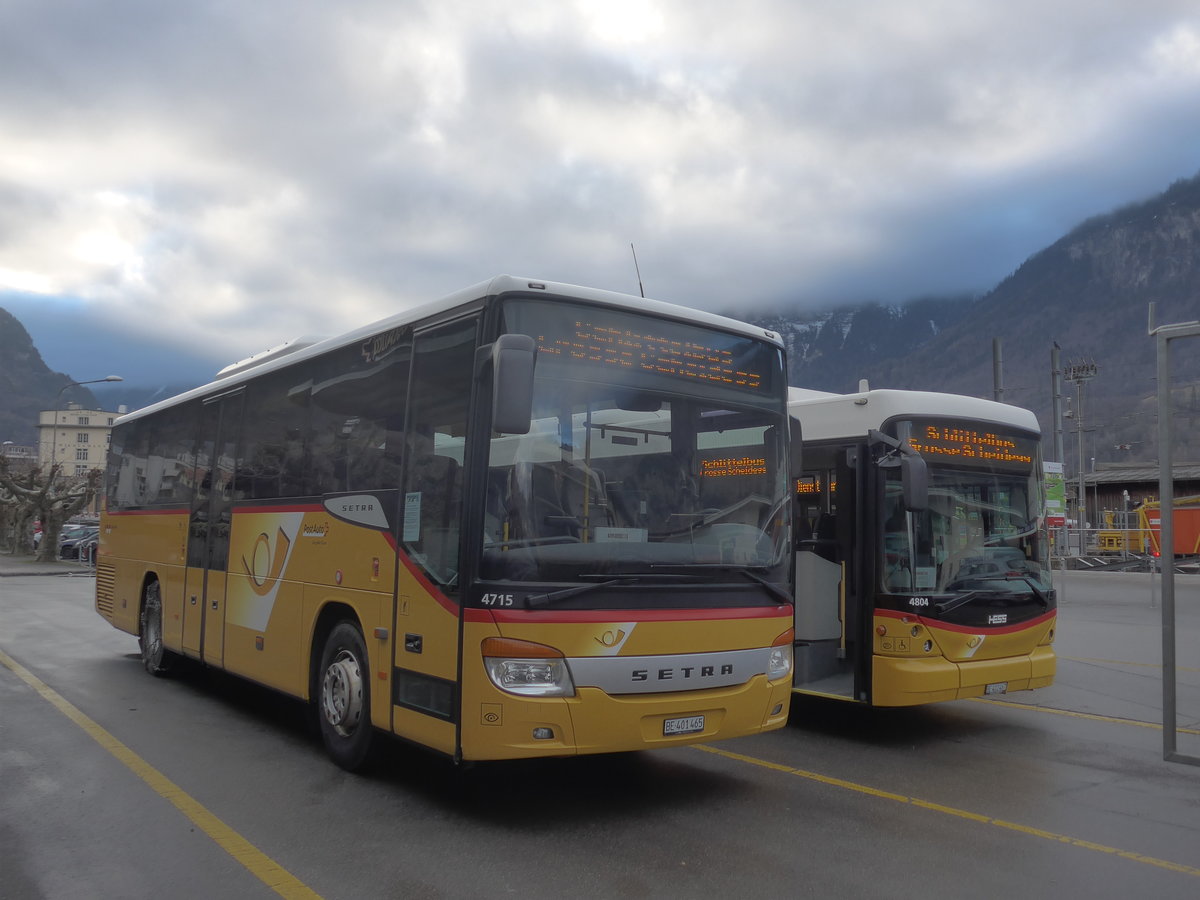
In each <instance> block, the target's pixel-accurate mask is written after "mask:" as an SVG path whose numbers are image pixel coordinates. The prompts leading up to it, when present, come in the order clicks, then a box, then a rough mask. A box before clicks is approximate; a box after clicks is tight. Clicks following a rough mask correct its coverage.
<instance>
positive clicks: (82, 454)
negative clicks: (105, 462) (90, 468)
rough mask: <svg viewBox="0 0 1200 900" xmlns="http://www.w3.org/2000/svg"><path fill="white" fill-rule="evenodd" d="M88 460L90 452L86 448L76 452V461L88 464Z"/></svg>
mask: <svg viewBox="0 0 1200 900" xmlns="http://www.w3.org/2000/svg"><path fill="white" fill-rule="evenodd" d="M87 458H88V452H87V448H86V447H81V448H79V449H78V450H76V451H75V459H76V460H79V461H82V462H87Z"/></svg>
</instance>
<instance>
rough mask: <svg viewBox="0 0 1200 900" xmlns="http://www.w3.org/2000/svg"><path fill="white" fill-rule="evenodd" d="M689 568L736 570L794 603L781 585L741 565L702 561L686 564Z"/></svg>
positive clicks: (782, 598) (792, 598) (783, 599)
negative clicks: (701, 562) (696, 563)
mask: <svg viewBox="0 0 1200 900" xmlns="http://www.w3.org/2000/svg"><path fill="white" fill-rule="evenodd" d="M688 568H689V569H720V570H721V571H722V572H737V573H738V574H740V575H745V576H746V577H747V578H749V579H750V580H751V581H757V582H758V583H759V584H761V585H762V586H763V587H765V588H766V589H767V590H768V591H770V592H771V594H772V596H775V597H778V598H779V599H780V600H782V601H783V602H784V603H795V602H796V600H795V598H794V597H793V596H792V595H791V594H790V593H789V592H788V591H787V590H786V589H785V588H783V587H780V586H779V585H778V584H776V583H775V582H774V581H767V579H765V578H763V577H762V576H761V575H759V574H758V573H756V572H751V571H750V570H749V569H747V568H744V567H741V566H728V565H725V564H724V563H704V564H700V565H693V566H688Z"/></svg>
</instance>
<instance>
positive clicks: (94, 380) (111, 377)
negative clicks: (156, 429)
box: [50, 375, 125, 470]
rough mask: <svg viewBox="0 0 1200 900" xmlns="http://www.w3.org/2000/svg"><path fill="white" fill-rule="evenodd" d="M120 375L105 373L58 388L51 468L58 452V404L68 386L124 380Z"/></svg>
mask: <svg viewBox="0 0 1200 900" xmlns="http://www.w3.org/2000/svg"><path fill="white" fill-rule="evenodd" d="M124 380H125V379H124V378H122V377H121V376H120V375H105V376H104V377H103V378H91V379H88V380H87V381H72V382H70V383H69V384H64V385H63V386H62V387H60V388H59V389H58V394H57V395H56V396H55V398H54V427H53V429H52V430H51V432H50V468H51V470H53V468H54V462H55V460H54V457H55V456H56V455H57V453H58V405H59V403H60V402H61V401H62V395H63V392H65V391H66V390H67V388H73V387H78V386H79V385H81V384H102V383H103V382H106V381H124Z"/></svg>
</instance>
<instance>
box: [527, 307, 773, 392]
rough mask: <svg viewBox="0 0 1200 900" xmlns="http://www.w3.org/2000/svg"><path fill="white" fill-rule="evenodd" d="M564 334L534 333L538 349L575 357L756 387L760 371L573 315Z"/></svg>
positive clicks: (723, 354) (697, 347)
mask: <svg viewBox="0 0 1200 900" xmlns="http://www.w3.org/2000/svg"><path fill="white" fill-rule="evenodd" d="M573 325H574V327H573V328H572V329H571V331H570V333H569V334H560V335H550V334H538V335H535V337H536V339H537V343H538V351H539V352H540V353H546V354H549V355H552V356H561V357H564V358H566V359H574V360H579V361H581V362H591V363H599V364H601V365H606V366H615V367H618V368H623V369H637V370H640V371H643V372H652V373H655V374H658V375H668V376H674V377H679V378H694V379H696V380H698V381H708V382H713V383H715V384H723V385H728V386H730V387H739V388H746V389H749V390H758V389H760V388H761V387H762V381H763V376H762V374H761V373H759V372H753V371H746V370H745V369H743V368H741V367H739V365H738V361H737V359H736V357H735V355H734V353H733V352H732V351H731V350H728V349H725V348H721V347H714V346H711V345H707V344H701V343H697V342H695V341H686V340H679V339H678V338H672V337H665V336H662V335H656V334H647V333H644V332H639V331H635V330H633V329H630V328H619V327H612V326H609V325H604V324H600V323H596V322H590V321H587V320H586V319H578V320H576V321H575V322H574V323H573Z"/></svg>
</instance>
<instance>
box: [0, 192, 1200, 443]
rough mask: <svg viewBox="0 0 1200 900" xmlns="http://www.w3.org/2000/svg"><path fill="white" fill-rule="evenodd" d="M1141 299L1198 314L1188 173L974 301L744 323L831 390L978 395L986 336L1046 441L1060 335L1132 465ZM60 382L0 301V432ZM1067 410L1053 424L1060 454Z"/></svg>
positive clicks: (1197, 239) (47, 404)
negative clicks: (777, 340) (766, 333)
mask: <svg viewBox="0 0 1200 900" xmlns="http://www.w3.org/2000/svg"><path fill="white" fill-rule="evenodd" d="M1151 303H1154V304H1156V312H1155V321H1156V324H1173V323H1178V322H1190V321H1195V320H1198V319H1200V175H1198V176H1197V177H1195V178H1191V179H1187V180H1183V181H1179V182H1176V183H1175V184H1173V185H1171V186H1170V187H1169V188H1168V189H1167V190H1166V191H1164V192H1163V193H1162V194H1160V195H1158V196H1156V197H1153V198H1150V199H1148V200H1145V201H1143V202H1140V203H1136V204H1132V205H1130V206H1126V207H1124V208H1122V209H1119V210H1116V211H1115V212H1111V213H1108V214H1106V215H1102V216H1098V217H1096V218H1094V219H1091V220H1089V221H1087V222H1084V223H1083V224H1082V225H1080V226H1079V227H1077V228H1075V229H1074V230H1072V231H1071V232H1070V233H1069V234H1067V235H1066V236H1065V237H1063V238H1062V239H1061V240H1059V241H1056V242H1055V243H1054V244H1052V245H1051V246H1049V247H1047V248H1046V249H1044V250H1042V251H1041V252H1039V253H1037V254H1035V255H1034V256H1032V257H1030V258H1029V259H1028V260H1026V261H1025V262H1024V263H1023V264H1022V265H1021V267H1020V268H1018V269H1017V270H1016V271H1015V272H1013V273H1012V274H1011V275H1009V276H1008V277H1007V278H1005V279H1004V280H1003V281H1002V282H1001V283H1000V284H998V285H997V286H996V287H995V288H993V289H992V290H991V291H989V292H988V293H987V294H985V295H983V296H979V297H972V296H960V297H944V298H937V297H928V298H922V299H917V300H913V301H911V302H908V303H905V304H902V305H897V306H883V305H880V304H878V303H863V304H860V305H858V306H850V307H839V308H837V309H833V310H826V311H824V312H817V313H814V312H801V311H799V308H800V306H801V304H800V302H799V301H797V303H796V309H793V310H791V311H788V310H784V311H776V312H771V313H765V312H764V313H763V314H761V315H758V316H753V315H751V316H749V318H750V319H751V320H752V321H754V322H755V323H756V324H759V325H761V326H763V327H765V328H769V329H771V330H773V331H776V332H779V333H780V334H782V335H783V337H784V340H785V341H786V343H787V345H788V350H789V365H790V373H789V375H790V381H791V383H792V384H794V385H798V386H801V387H807V388H815V389H818V390H828V391H838V392H843V393H844V392H850V391H854V390H857V387H858V382H859V379H861V378H866V379H868V380H869V382H870V384H871V386H872V387H876V388H884V387H887V388H906V389H910V390H933V391H950V392H954V393H961V394H971V395H975V396H980V397H988V398H990V397H992V396H993V364H992V348H993V340H994V339H999V345H1000V348H1001V350H1002V356H1003V366H1002V371H1003V387H1004V394H1003V398H1002V399H1003V400H1004V401H1005V402H1008V403H1013V404H1016V405H1018V406H1025V407H1028V408H1030V409H1032V410H1033V411H1034V412H1035V413H1037V415H1038V418H1039V420H1040V421H1041V424H1042V430H1043V433H1044V434H1045V435H1046V436H1047V441H1048V443H1049V442H1051V440H1052V435H1053V428H1054V423H1053V421H1052V418H1051V409H1052V403H1053V398H1052V396H1051V394H1052V388H1051V363H1050V353H1051V347H1052V345H1053V344H1054V342H1057V343H1058V344H1059V346H1060V347H1061V348H1062V349H1061V362H1062V364H1063V365H1064V366H1066V365H1067V364H1069V363H1072V362H1094V363H1095V364H1096V365H1097V366H1098V367H1099V368H1098V372H1097V374H1096V376H1095V377H1094V378H1091V379H1090V380H1088V381H1087V382H1086V383H1084V384H1082V386H1081V388H1080V390H1079V391H1078V392H1077V389H1076V387H1075V386H1074V385H1071V384H1064V385H1063V394H1064V408H1065V407H1066V405H1067V401H1070V402H1071V404H1072V405H1075V406H1077V405H1078V401H1077V397H1078V396H1079V394H1081V395H1082V401H1083V423H1084V444H1085V451H1084V455H1085V456H1086V457H1088V458H1093V457H1094V458H1095V459H1096V461H1097V462H1136V461H1144V460H1153V459H1155V458H1156V457H1157V453H1158V448H1157V445H1156V438H1157V428H1156V423H1157V405H1156V403H1155V392H1156V390H1157V388H1156V361H1155V360H1156V356H1155V341H1154V340H1153V339H1152V338H1151V337H1149V336H1148V334H1147V322H1148V308H1149V305H1150V304H1151ZM732 314H733V315H734V316H735V317H736V318H747V317H748V316H747V314H746V313H745V312H744V311H741V312H734V313H732ZM1177 346H1178V347H1179V350H1178V352H1176V353H1175V354H1174V358H1173V366H1172V376H1173V379H1172V381H1173V384H1174V385H1175V394H1174V401H1175V407H1176V410H1175V423H1176V435H1177V439H1178V446H1177V447H1176V458H1177V459H1180V460H1183V459H1200V342H1197V345H1196V346H1195V347H1192V346H1190V345H1189V344H1188V343H1186V342H1185V343H1181V344H1179V345H1177ZM129 352H130V353H136V352H138V351H137V350H136V348H129ZM206 377H207V376H206ZM71 380H72V379H71V377H70V376H68V375H66V374H63V373H61V372H51V371H50V370H49V369H48V368H47V367H46V365H45V363H44V362H43V360H42V358H41V356H40V355H39V354H38V351H37V350H36V349H35V348H34V346H33V344H32V341H31V340H30V338H29V334H28V333H27V332H26V330H25V328H24V327H23V326H22V325H21V323H20V322H18V321H17V320H16V319H15V318H14V317H13V316H11V315H9V314H8V313H7V312H5V311H4V310H0V440H11V441H14V442H15V443H26V444H31V443H34V441H35V440H36V428H35V427H34V426H35V423H36V421H37V412H38V411H39V410H41V409H50V408H52V406H53V404H54V403H55V402H56V398H57V395H58V391H59V389H60V388H62V387H63V386H64V385H66V384H69V383H70V382H71ZM197 383H199V382H197ZM194 386H195V385H194V384H181V385H178V386H156V385H150V386H146V385H141V386H139V385H136V384H132V383H123V384H121V385H120V386H119V387H113V386H106V387H105V389H104V402H105V403H106V404H107V406H108V408H115V407H116V405H117V404H124V405H125V406H127V407H128V408H129V409H137V408H139V407H141V406H144V405H146V404H147V403H150V402H153V401H154V400H157V399H161V398H163V397H166V396H171V395H172V394H175V393H178V392H180V391H182V390H186V389H188V388H190V387H194ZM69 400H75V401H77V402H80V403H83V404H85V405H90V406H92V407H95V405H96V401H95V397H94V396H93V395H92V394H91V393H90V391H88V390H87V389H86V388H70V389H69V390H67V391H65V392H64V393H63V395H62V397H61V398H60V399H57V402H61V403H64V404H65V402H66V401H69ZM1076 420H1077V419H1076V418H1071V419H1067V420H1066V422H1065V426H1066V434H1065V442H1066V446H1067V448H1068V458H1069V459H1070V460H1071V461H1072V462H1074V460H1075V459H1076V456H1075V451H1074V448H1075V447H1076V446H1077V444H1076V439H1075V434H1074V430H1073V429H1074V422H1075V421H1076ZM1050 446H1052V443H1050Z"/></svg>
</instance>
